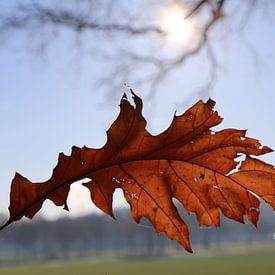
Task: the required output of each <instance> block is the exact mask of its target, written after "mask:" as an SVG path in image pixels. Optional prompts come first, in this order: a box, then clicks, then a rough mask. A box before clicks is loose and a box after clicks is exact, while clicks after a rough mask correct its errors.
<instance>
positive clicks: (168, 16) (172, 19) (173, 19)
mask: <svg viewBox="0 0 275 275" xmlns="http://www.w3.org/2000/svg"><path fill="white" fill-rule="evenodd" d="M161 28H162V30H163V31H164V33H165V34H166V37H167V38H168V39H169V41H171V42H176V43H185V42H187V41H188V40H189V39H190V37H191V35H192V33H193V32H194V26H193V24H192V23H191V22H190V20H188V19H185V12H184V10H183V9H181V8H179V7H174V8H171V9H168V10H166V12H165V13H164V14H163V15H162V17H161Z"/></svg>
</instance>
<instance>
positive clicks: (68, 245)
mask: <svg viewBox="0 0 275 275" xmlns="http://www.w3.org/2000/svg"><path fill="white" fill-rule="evenodd" d="M265 208H267V206H265ZM182 214H183V215H184V218H185V220H186V221H187V222H188V224H190V232H191V234H190V235H191V243H192V245H193V247H194V248H195V247H196V246H198V247H204V248H206V249H207V248H209V247H211V246H215V247H222V246H223V245H225V244H228V243H232V244H234V243H235V244H245V245H250V244H255V243H258V244H261V245H264V244H270V242H272V241H273V232H274V220H273V216H272V215H273V214H272V211H270V209H264V211H262V217H261V220H260V224H259V229H256V228H255V227H253V226H252V225H251V224H245V225H242V224H239V223H236V222H233V221H231V220H228V219H224V218H223V217H222V221H221V228H219V229H217V228H198V226H197V224H196V221H195V217H194V216H193V215H191V216H187V215H185V214H184V213H182ZM116 216H117V220H113V219H112V218H110V217H108V216H105V215H99V214H91V215H87V216H83V217H78V218H70V219H69V218H61V219H58V220H56V221H49V220H45V219H43V218H36V219H35V220H34V221H30V222H29V221H28V222H26V221H25V222H20V223H15V224H14V225H12V226H11V227H10V228H9V230H7V231H5V232H3V234H2V235H1V239H0V258H1V259H2V261H3V262H4V261H6V260H8V259H10V260H11V259H17V260H19V259H29V260H31V261H33V260H35V259H36V260H38V259H60V258H70V257H74V258H76V257H83V256H89V255H90V256H96V257H98V256H103V255H106V253H111V254H114V255H115V256H121V257H127V258H130V257H134V258H137V257H138V256H140V257H148V256H163V255H166V256H167V255H168V254H169V251H171V250H172V251H174V252H176V253H178V255H183V254H184V253H185V251H184V250H183V248H181V247H179V246H178V244H177V243H176V242H175V241H171V240H169V239H167V238H166V237H165V236H164V235H162V234H161V235H160V236H157V235H156V234H155V232H154V230H153V228H152V226H151V224H150V223H149V222H147V220H142V221H141V224H140V225H137V224H135V223H134V221H133V220H132V218H131V217H130V215H129V211H128V210H127V209H120V210H117V211H116ZM195 249H196V248H195Z"/></svg>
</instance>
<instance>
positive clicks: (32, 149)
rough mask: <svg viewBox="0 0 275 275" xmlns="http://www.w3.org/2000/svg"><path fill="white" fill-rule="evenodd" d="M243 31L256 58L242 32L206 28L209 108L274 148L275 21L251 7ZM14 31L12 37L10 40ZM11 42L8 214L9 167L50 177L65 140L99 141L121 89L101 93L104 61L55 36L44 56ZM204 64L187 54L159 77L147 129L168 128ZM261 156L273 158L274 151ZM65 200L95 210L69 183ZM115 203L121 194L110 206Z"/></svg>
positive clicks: (5, 55) (3, 107)
mask: <svg viewBox="0 0 275 275" xmlns="http://www.w3.org/2000/svg"><path fill="white" fill-rule="evenodd" d="M227 31H228V30H227ZM246 37H247V40H249V41H250V42H249V43H250V44H251V45H253V49H254V50H255V51H256V52H257V54H256V57H255V56H254V55H253V54H252V52H251V50H250V49H249V47H248V46H247V44H246V43H245V42H244V40H243V39H242V34H232V33H227V32H226V31H224V32H223V31H220V32H218V33H217V35H213V44H214V48H215V52H216V54H217V57H218V63H219V67H218V77H217V81H216V83H215V85H214V87H213V90H212V92H211V97H212V98H213V99H214V100H215V101H217V105H216V110H218V111H219V113H220V114H221V116H222V117H224V118H225V119H224V122H223V123H222V125H221V127H220V128H226V127H231V128H238V129H248V132H247V135H248V136H251V137H255V138H258V139H259V140H260V141H261V142H262V144H264V145H268V146H270V147H272V148H275V129H274V125H275V124H274V120H275V95H274V92H275V50H274V49H275V29H274V25H273V24H272V22H271V20H270V19H269V18H264V16H263V15H262V14H261V13H259V14H256V15H255V16H254V17H253V18H252V19H251V21H250V23H249V25H248V26H247V31H246ZM20 38H21V37H20V36H18V37H17V36H13V37H12V38H11V39H12V40H13V41H12V43H11V44H13V42H16V40H18V39H20ZM11 44H9V43H7V44H6V45H4V46H2V47H1V48H0V60H1V66H0V75H1V80H0V128H1V139H0V141H1V142H0V211H1V212H2V213H7V207H8V198H9V187H10V183H11V180H12V178H13V176H14V173H15V171H18V172H19V173H21V174H23V175H24V176H26V177H28V178H30V179H31V180H32V181H44V180H46V179H48V178H49V177H50V175H51V171H52V169H53V167H54V166H55V164H56V160H57V156H58V153H59V152H65V153H66V154H69V153H70V148H71V147H72V145H78V146H83V145H86V146H88V147H96V148H98V147H101V146H103V145H104V143H105V142H106V134H105V131H106V130H107V129H108V128H109V126H110V125H111V123H112V122H113V121H114V119H115V118H116V116H117V114H118V112H119V107H118V105H119V98H120V97H121V96H122V93H123V92H124V91H125V87H124V86H123V85H121V88H120V89H118V90H117V91H114V92H115V96H114V97H112V99H109V98H108V93H106V92H105V91H104V90H103V89H101V88H98V87H95V86H94V85H93V83H94V81H95V80H96V79H97V78H98V77H99V76H100V75H102V74H104V73H105V67H104V64H103V63H100V62H99V61H91V58H90V57H85V56H84V62H80V61H79V64H78V62H75V57H74V54H72V53H70V52H69V51H70V49H66V46H65V45H64V44H66V43H64V41H62V40H61V41H59V42H58V44H57V46H58V47H57V50H55V49H54V48H51V50H50V52H49V54H48V57H47V58H46V60H45V59H43V58H42V57H41V56H39V55H34V54H33V53H32V52H30V51H25V50H18V49H17V48H15V47H14V46H12V45H11ZM15 44H16V43H15ZM97 62H99V63H97ZM204 64H206V59H205V56H203V55H199V56H198V57H196V58H195V59H192V60H190V61H189V62H188V63H186V66H185V67H181V68H178V69H176V70H175V71H173V73H171V74H170V75H169V76H168V77H167V79H165V80H164V81H163V82H162V83H161V85H160V88H159V89H158V91H157V94H156V97H155V99H154V101H153V102H152V101H148V102H147V101H145V102H144V115H145V117H146V118H147V120H148V129H149V131H151V132H153V133H155V134H157V133H159V132H161V131H162V130H164V129H165V128H166V127H168V125H169V123H170V122H171V119H172V116H173V114H174V112H175V109H176V108H177V109H178V112H182V111H183V110H184V109H185V108H186V107H189V106H191V105H192V104H193V103H195V101H197V99H198V98H197V97H196V96H194V97H193V98H192V100H191V101H190V102H189V103H188V106H187V103H186V102H185V100H186V98H188V97H189V96H190V94H192V93H194V90H195V88H196V87H198V86H199V83H201V82H202V81H201V80H202V79H205V78H207V65H204ZM127 84H128V85H129V86H131V88H133V90H135V91H136V92H137V93H138V94H139V95H140V96H141V97H142V96H145V95H146V94H147V92H148V91H147V90H146V88H145V89H144V90H141V89H140V87H138V86H137V87H135V86H132V85H131V83H127ZM179 102H183V104H182V105H181V104H179ZM184 102H185V103H184ZM262 159H264V160H266V161H268V162H270V163H273V164H275V154H274V153H272V154H269V155H268V156H264V157H263V158H262ZM69 204H70V205H71V211H72V214H73V215H79V214H84V213H87V212H90V211H95V208H94V207H93V206H92V204H91V203H90V201H89V193H88V192H87V190H86V189H84V188H83V189H80V188H79V185H75V187H73V188H72V194H71V195H70V200H69ZM122 204H123V202H122V199H121V194H120V195H118V196H116V202H115V205H116V206H120V205H122ZM44 209H46V210H44V211H42V213H43V214H44V215H46V216H48V217H55V216H58V215H62V213H64V212H63V210H62V209H58V208H56V207H53V206H52V205H51V203H46V207H45V208H44ZM65 215H66V214H65Z"/></svg>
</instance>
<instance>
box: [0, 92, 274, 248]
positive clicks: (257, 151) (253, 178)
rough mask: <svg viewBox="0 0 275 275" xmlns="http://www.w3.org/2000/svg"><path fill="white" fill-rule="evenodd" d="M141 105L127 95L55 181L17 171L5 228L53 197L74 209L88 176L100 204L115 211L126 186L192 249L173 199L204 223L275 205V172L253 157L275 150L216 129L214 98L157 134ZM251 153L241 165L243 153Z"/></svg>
mask: <svg viewBox="0 0 275 275" xmlns="http://www.w3.org/2000/svg"><path fill="white" fill-rule="evenodd" d="M133 99H134V103H135V106H132V105H131V104H130V103H129V101H128V100H127V97H126V95H124V96H123V98H122V100H121V104H120V114H119V116H118V118H117V119H116V120H115V122H114V123H113V125H112V126H111V127H110V129H109V130H108V131H107V142H106V144H105V146H104V147H102V148H100V149H90V148H87V147H83V148H78V147H75V146H74V147H73V148H72V153H71V155H70V156H65V155H64V154H62V153H61V154H60V155H59V159H58V163H57V166H56V167H55V168H54V170H53V174H52V176H51V178H50V179H49V180H48V181H46V182H43V183H32V182H30V181H29V180H28V179H26V178H25V177H23V176H21V175H19V174H16V175H15V177H14V179H13V181H12V185H11V193H10V206H9V211H10V219H9V220H8V221H7V223H6V224H4V225H3V226H2V227H1V229H3V228H5V227H6V226H7V225H9V224H10V223H12V222H13V221H16V220H19V219H21V218H22V217H23V216H25V217H28V218H32V217H33V216H34V215H35V214H36V213H37V212H38V211H39V209H40V208H41V207H42V204H43V202H44V201H45V200H46V199H49V200H51V201H53V202H54V203H55V204H56V205H58V206H63V207H64V208H65V209H68V207H67V202H66V201H67V198H68V194H69V191H70V185H71V184H72V183H74V182H76V181H79V180H81V179H84V178H89V179H90V182H88V183H84V185H85V186H86V187H87V188H88V189H89V190H90V193H91V199H92V201H93V203H94V204H95V205H96V206H97V207H98V208H100V209H101V210H102V211H104V212H105V213H107V214H109V215H110V216H113V210H112V199H113V193H114V191H115V189H116V188H121V189H122V190H123V193H124V197H125V199H126V201H127V202H128V203H129V205H130V207H131V215H132V217H133V218H134V220H135V221H136V222H137V223H138V222H139V221H140V219H141V218H142V217H145V218H147V219H149V220H150V221H151V223H152V224H153V226H154V228H155V230H156V232H157V233H160V232H164V233H165V234H166V235H167V237H169V238H170V239H173V240H176V241H178V242H179V243H180V244H181V245H182V246H183V247H184V248H185V249H186V250H187V251H189V252H191V246H190V243H189V231H188V227H187V225H186V223H185V222H184V221H183V219H182V218H181V216H180V215H179V213H178V210H177V208H176V206H175V205H174V203H173V200H172V198H176V199H177V200H178V201H179V202H180V203H181V204H182V206H183V207H184V208H185V210H186V211H187V212H188V213H195V214H196V216H197V220H198V223H199V225H201V226H211V225H216V226H219V225H220V210H221V211H222V213H223V214H224V215H225V216H226V217H228V218H231V219H234V220H236V221H238V222H241V223H243V222H244V218H245V217H246V218H247V219H248V220H250V221H251V222H252V223H253V224H254V225H256V224H257V221H258V218H259V205H260V202H259V197H261V198H262V199H263V200H265V201H266V202H267V203H268V204H270V205H271V206H272V207H273V208H275V169H274V167H273V166H271V165H269V164H266V163H264V162H263V161H260V160H257V159H255V158H252V157H251V155H254V156H258V155H262V154H265V153H268V152H271V151H272V150H271V149H270V148H268V147H265V146H263V147H262V146H261V145H260V143H259V141H258V140H256V139H253V138H248V137H246V136H245V134H246V132H245V131H242V130H236V129H224V130H221V131H217V132H213V131H211V127H213V126H216V125H218V124H220V123H221V122H222V118H221V117H220V116H219V115H218V113H217V112H216V111H213V107H214V105H215V102H214V101H212V100H208V101H207V102H206V103H203V102H202V101H199V102H198V103H196V104H195V105H194V106H193V107H191V108H190V109H189V110H187V111H186V112H185V113H184V114H182V115H179V116H175V117H174V119H173V121H172V123H171V125H170V127H169V128H168V129H167V130H166V131H164V132H163V133H161V134H160V135H157V136H152V135H151V134H150V133H149V132H148V131H147V130H146V120H145V119H144V118H143V116H142V101H141V99H140V98H139V97H138V96H136V95H135V94H134V93H133ZM240 155H244V156H245V157H246V158H245V160H243V161H242V162H241V165H240V167H239V168H238V164H239V161H237V160H236V159H237V157H239V156H240Z"/></svg>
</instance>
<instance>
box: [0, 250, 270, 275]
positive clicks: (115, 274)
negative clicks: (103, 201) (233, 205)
mask: <svg viewBox="0 0 275 275" xmlns="http://www.w3.org/2000/svg"><path fill="white" fill-rule="evenodd" d="M0 274H1V275H2V274H3V275H14V274H20V275H32V274H39V275H48V274H49V275H63V274H64V275H65V274H66V275H71V274H74V275H82V274H83V275H86V274H87V275H88V274H89V275H90V274H102V275H122V274H123V275H124V274H126V275H137V274H139V275H147V274H148V275H149V274H150V275H184V274H186V275H187V274H188V275H189V274H192V275H207V274H211V275H216V274H217V275H220V274H222V275H262V274H263V275H274V274H275V249H269V250H262V251H261V250H258V251H250V252H249V253H243V254H239V255H230V254H228V255H220V256H219V255H218V254H217V255H216V256H196V255H195V256H193V255H191V256H187V257H183V258H178V259H161V260H147V261H144V260H142V261H140V260H136V261H133V260H132V261H123V260H120V261H109V262H97V263H96V262H94V263H93V262H89V261H86V262H82V263H80V262H79V263H72V262H69V263H64V262H63V263H50V264H42V265H40V266H29V267H17V268H0Z"/></svg>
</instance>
